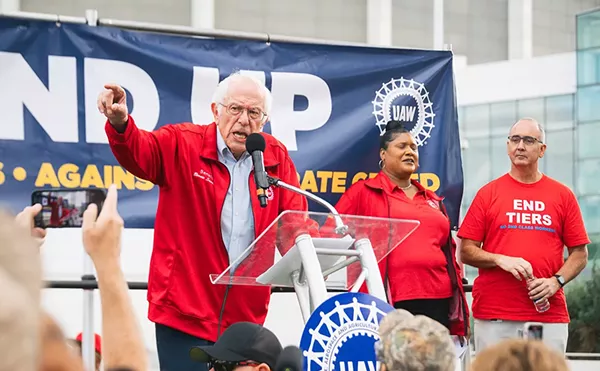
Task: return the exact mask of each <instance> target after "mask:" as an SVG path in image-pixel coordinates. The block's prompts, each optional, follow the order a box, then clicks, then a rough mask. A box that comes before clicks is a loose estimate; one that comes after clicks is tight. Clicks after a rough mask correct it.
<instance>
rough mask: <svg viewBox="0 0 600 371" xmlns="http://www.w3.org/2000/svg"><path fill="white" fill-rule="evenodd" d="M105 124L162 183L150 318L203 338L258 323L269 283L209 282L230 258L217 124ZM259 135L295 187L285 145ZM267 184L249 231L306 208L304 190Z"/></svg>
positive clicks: (123, 156)
mask: <svg viewBox="0 0 600 371" xmlns="http://www.w3.org/2000/svg"><path fill="white" fill-rule="evenodd" d="M105 130H106V134H107V136H108V140H109V144H110V148H111V150H112V152H113V154H114V155H115V157H116V159H117V160H118V161H119V163H120V164H121V166H123V167H124V168H125V169H127V170H128V171H129V172H131V173H133V174H134V175H135V176H137V177H140V178H142V179H145V180H148V181H151V182H152V183H154V184H156V185H158V186H159V187H160V192H159V199H158V209H157V213H156V219H155V225H154V246H153V250H152V257H151V261H150V270H149V277H148V295H147V298H148V302H149V309H148V318H149V319H150V320H151V321H153V322H155V323H160V324H163V325H165V326H169V327H172V328H175V329H177V330H180V331H183V332H185V333H188V334H191V335H194V336H197V337H200V338H202V339H206V340H209V341H216V339H217V333H218V331H219V330H220V333H223V331H225V329H227V327H228V326H229V325H231V324H233V323H235V322H239V321H250V322H254V323H259V324H263V323H264V320H265V317H266V315H267V308H268V304H269V299H270V288H269V287H266V286H236V285H233V286H231V287H229V288H228V286H227V285H221V284H216V285H215V284H212V282H211V281H210V278H209V275H211V274H220V273H221V272H223V271H224V270H225V269H226V268H227V267H228V266H229V257H228V253H227V250H226V248H225V245H224V243H223V239H222V236H221V209H222V207H223V203H224V201H225V196H226V194H227V189H228V188H229V182H230V176H229V172H228V170H227V168H226V167H225V165H223V164H222V163H220V162H219V160H218V156H217V137H216V136H217V127H216V124H215V123H214V122H213V123H211V124H209V125H195V124H192V123H181V124H175V125H166V126H163V127H161V128H159V129H157V130H155V131H153V132H148V131H144V130H141V129H139V128H138V127H137V126H136V125H135V122H134V120H133V118H132V117H131V116H130V117H129V121H128V124H127V127H126V130H125V132H124V133H122V134H120V133H118V132H117V131H116V130H115V129H114V128H113V127H112V125H111V124H110V123H109V122H108V121H107V122H106V126H105ZM263 135H264V137H265V140H266V143H267V146H266V149H265V151H264V163H265V168H266V170H267V173H268V174H269V175H271V176H274V177H277V178H279V179H281V180H282V181H284V182H285V183H288V184H291V185H294V186H296V187H299V186H300V185H299V183H298V175H297V173H296V168H295V166H294V164H293V163H292V161H291V159H290V157H289V154H288V152H287V149H286V148H285V147H284V145H283V144H282V143H280V142H279V141H278V140H276V139H275V138H274V137H272V136H271V135H269V134H266V133H263ZM248 182H249V187H250V190H251V191H252V190H254V189H256V185H255V183H254V176H253V172H252V173H251V174H250V177H249V179H248ZM271 189H272V191H273V192H272V195H270V199H269V203H268V206H267V207H265V208H261V207H260V205H259V202H258V198H257V197H251V199H252V210H253V214H254V223H255V236H259V235H260V234H261V233H262V232H263V231H264V230H265V229H266V228H267V227H268V226H269V225H270V224H271V223H272V222H273V220H274V219H275V218H277V216H278V215H279V214H280V212H283V211H284V210H301V211H306V210H308V205H307V202H306V199H305V198H304V196H301V195H298V194H295V193H292V192H289V191H286V190H284V189H279V188H274V187H273V188H271ZM265 245H266V244H265ZM272 246H273V245H271V248H272ZM274 255H275V251H274V250H271V251H270V252H267V253H266V254H264V256H265V258H264V260H261V263H262V265H264V266H270V265H271V264H273V260H272V259H274ZM270 259H271V260H270ZM254 277H256V276H254ZM226 290H228V293H227V295H226V294H225V293H226ZM225 296H226V302H225V304H224V300H225Z"/></svg>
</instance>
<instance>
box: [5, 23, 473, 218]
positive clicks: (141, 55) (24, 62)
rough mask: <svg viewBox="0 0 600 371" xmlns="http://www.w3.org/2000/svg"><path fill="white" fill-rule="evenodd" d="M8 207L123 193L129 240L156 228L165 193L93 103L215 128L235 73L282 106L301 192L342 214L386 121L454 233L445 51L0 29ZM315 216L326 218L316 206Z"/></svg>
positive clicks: (45, 27) (85, 29) (276, 131)
mask: <svg viewBox="0 0 600 371" xmlns="http://www.w3.org/2000/svg"><path fill="white" fill-rule="evenodd" d="M0 35H1V37H0V112H2V118H1V119H0V120H1V121H0V202H2V203H4V204H6V203H7V204H8V205H9V206H10V207H11V208H13V209H14V210H15V211H17V210H19V209H22V208H23V207H24V206H26V205H27V204H29V203H30V202H31V192H32V191H33V190H35V189H43V188H87V187H101V188H106V187H108V186H109V185H110V184H112V183H116V184H117V185H118V187H119V189H121V192H120V194H119V199H120V200H119V209H120V212H121V214H122V216H123V218H124V220H125V226H126V227H132V228H152V227H153V225H154V216H155V212H156V206H157V200H158V189H157V188H158V187H156V186H155V185H153V184H152V183H149V182H147V181H145V180H143V179H139V178H137V177H135V176H133V175H132V174H130V173H128V172H127V171H126V170H124V169H123V168H122V167H121V166H119V164H118V163H117V161H116V160H115V158H114V156H113V154H112V152H111V150H110V148H109V146H108V144H107V138H106V134H105V132H104V122H105V119H104V117H103V116H102V115H101V114H100V113H99V112H98V110H97V108H96V99H97V97H98V94H99V92H100V91H101V90H102V89H103V86H104V84H106V83H117V84H120V85H121V86H123V87H124V88H125V89H126V90H127V92H128V104H129V109H130V113H131V114H132V116H133V117H134V118H135V119H136V123H137V124H138V126H140V127H141V128H143V129H146V130H153V129H155V128H158V127H160V126H162V125H165V124H167V123H177V122H193V123H196V124H208V123H210V122H211V121H212V115H211V112H210V103H211V98H212V93H213V90H214V88H215V87H216V85H217V84H218V82H219V81H220V80H222V79H223V78H224V77H226V76H227V75H229V74H230V73H231V72H234V71H236V70H240V71H243V73H248V74H253V75H254V76H256V77H258V78H259V79H261V80H263V81H264V82H265V84H266V86H267V87H268V88H269V89H270V90H271V92H272V95H273V107H272V113H271V118H270V121H269V123H268V124H267V125H266V126H265V131H266V132H269V133H271V134H273V135H274V136H275V137H277V138H278V139H279V140H281V141H282V142H283V143H284V144H285V145H286V147H287V148H288V150H289V151H290V154H291V156H292V159H293V160H294V162H295V164H296V166H297V169H298V173H299V177H300V183H301V187H302V188H303V189H305V190H308V191H311V192H314V193H316V194H317V195H319V196H322V197H324V198H325V199H326V200H328V201H329V202H331V203H333V204H335V202H337V200H338V199H339V197H340V196H341V194H342V193H343V192H344V191H345V190H346V189H347V188H348V187H349V186H350V185H351V184H353V183H354V182H356V181H357V180H359V179H365V178H366V177H369V176H374V175H375V174H376V173H377V172H378V170H379V168H378V161H379V155H378V149H379V143H378V141H379V136H380V135H381V134H382V132H383V129H384V128H385V123H386V122H387V121H388V120H390V119H397V120H400V121H403V122H405V123H406V125H407V127H408V128H410V129H411V130H412V132H413V134H414V135H415V137H416V138H417V141H418V144H419V155H420V168H419V174H417V175H416V176H417V178H418V180H420V181H421V183H422V184H423V185H424V186H425V187H427V188H429V189H431V190H433V191H435V192H437V193H438V194H440V195H443V196H445V197H446V206H447V208H448V212H449V214H450V216H451V219H452V221H453V223H454V225H456V224H457V223H458V217H459V211H460V203H461V198H462V192H463V173H462V163H461V153H460V143H459V132H458V122H457V109H456V97H455V89H454V80H453V69H452V53H451V52H449V51H423V50H398V49H386V48H366V47H348V46H329V45H307V44H293V43H264V42H258V41H256V42H253V41H234V40H213V39H203V38H192V37H182V36H172V35H165V34H158V33H145V32H134V31H126V30H122V29H118V28H112V27H91V26H87V25H79V24H64V23H62V24H58V23H55V22H43V21H27V20H14V19H9V18H2V19H0ZM310 208H311V210H314V211H323V209H321V208H320V207H318V206H317V205H315V204H313V203H311V204H310Z"/></svg>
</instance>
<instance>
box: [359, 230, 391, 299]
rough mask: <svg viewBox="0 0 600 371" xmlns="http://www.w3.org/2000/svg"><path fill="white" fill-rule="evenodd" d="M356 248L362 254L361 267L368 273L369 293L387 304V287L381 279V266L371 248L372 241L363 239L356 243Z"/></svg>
mask: <svg viewBox="0 0 600 371" xmlns="http://www.w3.org/2000/svg"><path fill="white" fill-rule="evenodd" d="M354 248H355V249H356V250H357V251H360V253H361V259H360V265H361V267H362V269H363V270H365V271H366V281H367V288H368V289H369V293H370V294H371V295H373V296H375V297H377V298H378V299H381V300H383V301H385V302H387V297H386V295H385V287H384V286H383V280H382V279H381V272H380V271H379V264H377V258H376V257H375V252H374V251H373V246H371V241H369V240H368V239H367V238H362V239H360V240H358V241H356V242H355V243H354Z"/></svg>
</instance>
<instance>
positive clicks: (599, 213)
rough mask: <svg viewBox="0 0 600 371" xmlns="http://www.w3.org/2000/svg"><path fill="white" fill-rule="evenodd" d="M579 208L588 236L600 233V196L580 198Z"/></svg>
mask: <svg viewBox="0 0 600 371" xmlns="http://www.w3.org/2000/svg"><path fill="white" fill-rule="evenodd" d="M579 207H581V214H582V215H583V222H584V223H585V228H586V229H587V232H588V235H591V234H597V233H600V195H596V196H588V197H580V198H579Z"/></svg>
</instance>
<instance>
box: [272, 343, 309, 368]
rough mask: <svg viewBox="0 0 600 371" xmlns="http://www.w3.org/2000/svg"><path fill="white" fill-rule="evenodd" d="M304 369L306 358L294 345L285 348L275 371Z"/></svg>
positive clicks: (278, 359)
mask: <svg viewBox="0 0 600 371" xmlns="http://www.w3.org/2000/svg"><path fill="white" fill-rule="evenodd" d="M303 367H304V357H303V356H302V351H301V350H300V348H298V347H297V346H294V345H289V346H287V347H285V348H284V349H283V350H282V351H281V354H280V355H279V358H277V363H276V364H275V371H302V368H303Z"/></svg>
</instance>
